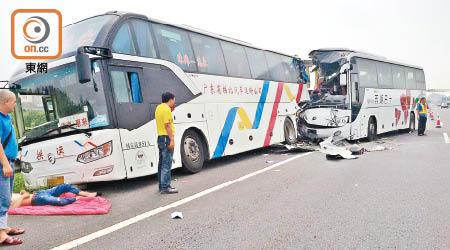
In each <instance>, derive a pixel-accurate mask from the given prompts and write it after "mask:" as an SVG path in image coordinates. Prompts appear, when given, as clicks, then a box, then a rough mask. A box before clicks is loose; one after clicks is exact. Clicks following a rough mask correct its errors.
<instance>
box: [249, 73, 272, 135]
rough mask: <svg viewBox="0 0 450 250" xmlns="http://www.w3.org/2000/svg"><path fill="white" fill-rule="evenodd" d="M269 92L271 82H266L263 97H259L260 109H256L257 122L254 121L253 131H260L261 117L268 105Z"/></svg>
mask: <svg viewBox="0 0 450 250" xmlns="http://www.w3.org/2000/svg"><path fill="white" fill-rule="evenodd" d="M268 92H269V81H264V85H263V89H262V93H261V96H260V97H259V102H258V107H257V108H256V113H255V120H254V121H253V126H252V129H258V128H259V123H260V122H261V116H262V113H263V109H264V104H265V103H266V98H267V93H268Z"/></svg>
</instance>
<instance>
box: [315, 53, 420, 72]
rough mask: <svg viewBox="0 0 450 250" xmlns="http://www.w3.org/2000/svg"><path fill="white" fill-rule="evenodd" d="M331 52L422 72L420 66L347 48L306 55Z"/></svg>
mask: <svg viewBox="0 0 450 250" xmlns="http://www.w3.org/2000/svg"><path fill="white" fill-rule="evenodd" d="M332 51H336V52H339V51H341V52H349V54H348V56H347V57H349V58H350V57H361V58H367V59H372V60H376V61H381V62H386V63H392V64H398V65H402V66H406V67H411V68H416V69H421V70H423V68H422V67H420V66H416V65H411V64H406V63H402V62H397V61H392V60H389V59H388V58H386V57H384V56H379V55H375V54H371V53H368V52H363V51H357V50H352V49H347V48H321V49H316V50H313V51H311V52H309V54H308V55H309V56H310V57H311V56H312V54H314V53H316V52H332Z"/></svg>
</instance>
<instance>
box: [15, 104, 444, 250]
mask: <svg viewBox="0 0 450 250" xmlns="http://www.w3.org/2000/svg"><path fill="white" fill-rule="evenodd" d="M434 111H435V112H438V113H440V116H441V121H442V123H443V128H435V121H430V120H429V121H428V124H427V126H428V129H427V131H426V133H427V136H424V137H418V136H417V134H416V133H414V134H408V133H391V134H388V135H383V136H381V137H382V139H381V140H380V141H381V142H383V143H369V144H364V146H366V147H372V146H373V145H382V146H386V147H388V148H391V149H390V150H385V151H380V152H367V153H365V154H364V155H361V156H360V157H359V158H358V159H355V160H337V161H330V160H326V159H325V155H323V154H321V153H320V152H313V153H304V152H287V151H285V150H281V149H279V148H277V147H270V148H265V149H260V150H255V151H251V152H247V153H243V154H240V155H237V156H232V157H225V158H223V159H219V160H215V161H211V162H209V163H208V164H207V165H206V167H205V168H204V170H203V171H202V172H200V173H198V174H195V175H185V174H183V173H182V172H181V171H178V170H176V171H175V173H174V176H173V179H174V181H173V186H175V187H177V188H178V189H179V190H180V193H179V194H176V195H159V194H158V191H157V189H158V185H157V180H156V177H155V176H150V177H145V178H139V179H133V180H125V181H117V182H110V183H98V184H93V185H89V189H91V190H93V191H103V193H104V196H105V198H107V199H108V200H109V201H110V202H111V203H112V209H111V211H110V213H109V214H107V215H92V216H10V217H9V221H10V225H13V226H17V227H20V228H24V229H26V233H25V234H24V235H23V236H22V237H21V238H22V239H23V240H24V244H23V245H21V246H18V247H14V249H50V248H54V247H58V246H61V245H63V246H67V245H64V244H66V243H68V242H71V241H73V240H75V243H80V242H81V241H78V240H77V239H80V238H81V237H84V236H86V235H87V236H88V237H87V238H84V239H86V240H84V241H83V242H82V243H83V244H81V245H79V246H77V247H76V249H208V250H210V249H450V164H449V163H450V151H449V147H450V143H446V141H445V137H444V135H443V133H444V132H446V133H448V134H450V110H440V109H438V110H434ZM285 160H286V161H285ZM268 161H273V162H268ZM274 164H276V165H274ZM269 166H272V168H267V167H269ZM266 168H267V169H266ZM262 169H264V170H263V171H260V172H257V173H255V171H259V170H262ZM251 173H255V175H254V176H248V174H251ZM246 175H247V176H246ZM242 176H246V177H245V178H243V179H238V178H240V177H242ZM230 181H231V182H230ZM224 183H225V184H224ZM221 184H223V185H221ZM211 188H213V189H211ZM205 190H207V191H206V192H204V193H200V192H202V191H205ZM198 193H200V195H196V194H198ZM194 195H196V196H194ZM185 198H188V200H186V199H185ZM183 199H185V200H183ZM180 200H183V204H181V205H178V206H176V207H173V208H167V207H166V206H167V205H169V204H172V203H174V202H177V201H180ZM175 205H177V204H175ZM161 207H163V208H165V210H164V211H161V212H158V211H160V210H157V209H158V208H161ZM155 209H156V210H155ZM149 211H151V212H150V213H147V214H144V213H146V212H149ZM174 211H179V212H182V213H183V216H184V219H171V217H170V214H171V213H172V212H174ZM142 214H144V215H145V216H143V217H138V218H137V219H136V221H135V223H126V225H125V226H124V224H123V221H126V220H128V219H130V218H133V217H135V216H138V215H142ZM150 214H151V215H152V216H150ZM128 222H129V221H128ZM118 223H122V224H118ZM105 228H108V230H110V231H108V233H102V234H93V233H95V232H98V231H100V230H102V229H105ZM100 232H105V231H100ZM99 235H101V237H98V236H99Z"/></svg>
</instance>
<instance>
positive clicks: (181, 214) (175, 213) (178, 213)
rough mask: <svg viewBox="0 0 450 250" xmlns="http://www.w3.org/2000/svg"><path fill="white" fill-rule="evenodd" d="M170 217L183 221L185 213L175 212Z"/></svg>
mask: <svg viewBox="0 0 450 250" xmlns="http://www.w3.org/2000/svg"><path fill="white" fill-rule="evenodd" d="M170 216H171V217H172V219H183V213H181V212H173V213H172V214H171V215H170Z"/></svg>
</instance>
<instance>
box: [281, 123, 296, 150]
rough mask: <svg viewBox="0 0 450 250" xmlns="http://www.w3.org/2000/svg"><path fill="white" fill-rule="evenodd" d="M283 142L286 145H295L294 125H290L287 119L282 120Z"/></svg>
mask: <svg viewBox="0 0 450 250" xmlns="http://www.w3.org/2000/svg"><path fill="white" fill-rule="evenodd" d="M284 141H285V143H286V144H288V145H291V144H295V143H297V133H296V132H295V127H294V123H292V120H291V119H290V118H289V117H287V118H286V119H285V120H284Z"/></svg>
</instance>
